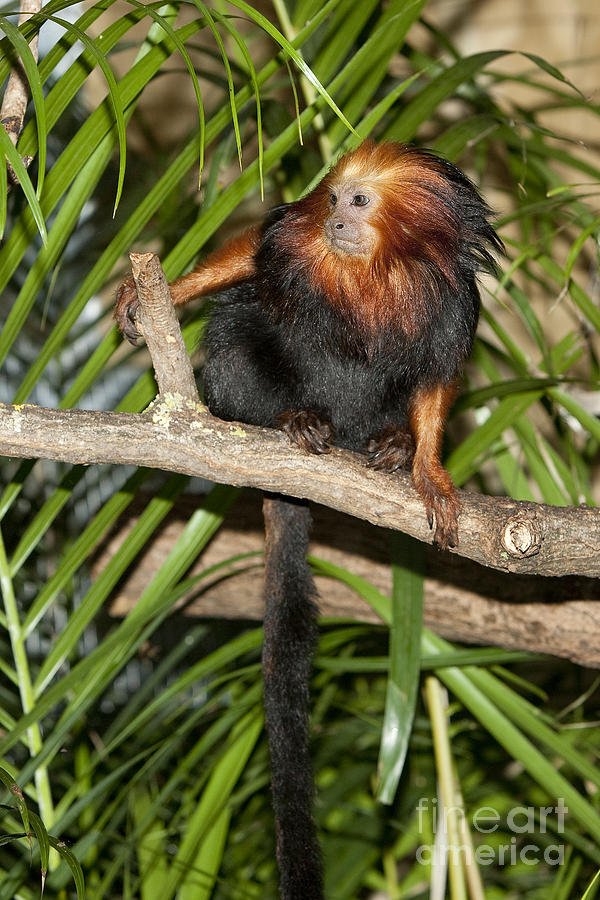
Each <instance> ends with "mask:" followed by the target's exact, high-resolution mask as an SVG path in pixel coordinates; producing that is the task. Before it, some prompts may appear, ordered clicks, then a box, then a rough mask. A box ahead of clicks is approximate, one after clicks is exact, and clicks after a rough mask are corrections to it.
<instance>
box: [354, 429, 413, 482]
mask: <svg viewBox="0 0 600 900" xmlns="http://www.w3.org/2000/svg"><path fill="white" fill-rule="evenodd" d="M366 449H367V466H369V468H371V469H379V470H380V471H382V472H396V471H397V470H398V469H408V468H409V467H410V465H411V463H412V460H413V456H414V453H415V442H414V439H413V436H412V434H411V433H410V432H409V431H405V430H404V431H403V430H402V429H400V428H396V427H395V426H393V425H390V426H388V427H387V428H385V429H384V430H383V431H381V432H379V433H378V434H375V435H373V436H372V437H371V438H369V441H368V443H367V448H366Z"/></svg>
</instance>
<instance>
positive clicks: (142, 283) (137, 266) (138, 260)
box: [129, 253, 198, 403]
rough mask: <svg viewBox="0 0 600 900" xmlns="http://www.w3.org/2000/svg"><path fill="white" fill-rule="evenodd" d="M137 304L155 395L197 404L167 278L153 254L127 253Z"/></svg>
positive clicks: (188, 361) (194, 382)
mask: <svg viewBox="0 0 600 900" xmlns="http://www.w3.org/2000/svg"><path fill="white" fill-rule="evenodd" d="M129 259H130V260H131V271H132V274H133V280H134V281H135V286H136V289H137V295H138V299H139V302H140V305H139V309H138V312H137V324H138V325H139V327H140V330H141V331H142V334H143V335H144V339H145V341H146V345H147V347H148V350H149V351H150V356H151V357H152V365H153V366H154V373H155V375H156V383H157V384H158V390H159V393H160V394H161V395H162V396H164V395H165V394H169V393H170V394H179V395H180V396H182V397H184V398H185V399H186V400H191V401H192V402H193V403H196V402H198V389H197V387H196V380H195V378H194V371H193V369H192V364H191V362H190V358H189V356H188V354H187V350H186V348H185V344H184V341H183V337H182V334H181V328H180V327H179V321H178V319H177V315H176V313H175V308H174V306H173V301H172V299H171V292H170V291H169V285H168V284H167V279H166V278H165V274H164V272H163V270H162V268H161V265H160V260H159V258H158V256H157V255H156V254H155V253H130V254H129Z"/></svg>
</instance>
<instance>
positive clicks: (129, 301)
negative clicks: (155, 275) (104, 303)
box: [114, 277, 142, 347]
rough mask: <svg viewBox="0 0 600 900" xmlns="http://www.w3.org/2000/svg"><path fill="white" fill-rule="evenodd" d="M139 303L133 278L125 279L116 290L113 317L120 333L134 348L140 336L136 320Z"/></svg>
mask: <svg viewBox="0 0 600 900" xmlns="http://www.w3.org/2000/svg"><path fill="white" fill-rule="evenodd" d="M139 303H140V302H139V300H138V295H137V290H136V287H135V282H134V280H133V278H131V277H130V278H127V279H125V281H124V282H123V283H122V284H121V285H119V288H118V290H117V302H116V304H115V312H114V316H115V320H116V323H117V325H118V326H119V328H120V330H121V333H122V334H123V336H124V337H126V338H127V340H128V341H129V343H130V344H133V346H134V347H135V345H136V344H137V342H138V341H139V339H140V338H141V336H142V335H141V334H140V331H139V329H138V327H137V320H136V316H137V311H138V307H139Z"/></svg>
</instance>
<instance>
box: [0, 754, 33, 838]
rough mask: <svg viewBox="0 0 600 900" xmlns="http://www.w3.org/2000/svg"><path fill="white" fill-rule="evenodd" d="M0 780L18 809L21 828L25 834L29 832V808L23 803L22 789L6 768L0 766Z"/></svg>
mask: <svg viewBox="0 0 600 900" xmlns="http://www.w3.org/2000/svg"><path fill="white" fill-rule="evenodd" d="M0 781H1V782H2V784H3V785H4V786H5V787H6V788H7V790H8V792H9V793H10V795H11V798H12V801H13V804H14V805H15V807H16V808H17V809H18V811H19V815H20V816H21V821H22V823H23V828H24V829H25V832H26V834H29V810H28V809H27V804H26V803H25V798H24V796H23V791H22V790H21V788H20V787H19V785H18V784H17V782H16V781H15V779H14V778H13V777H12V775H10V773H9V772H7V771H6V769H2V768H0Z"/></svg>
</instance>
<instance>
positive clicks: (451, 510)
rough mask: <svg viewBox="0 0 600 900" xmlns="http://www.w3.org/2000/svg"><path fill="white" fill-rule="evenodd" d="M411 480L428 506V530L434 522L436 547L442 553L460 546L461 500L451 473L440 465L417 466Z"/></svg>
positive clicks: (426, 508)
mask: <svg viewBox="0 0 600 900" xmlns="http://www.w3.org/2000/svg"><path fill="white" fill-rule="evenodd" d="M412 480H413V484H414V486H415V488H416V490H417V491H418V493H419V495H420V497H421V499H422V500H423V503H424V505H425V512H426V513H427V521H428V522H429V527H430V528H433V526H434V522H435V532H434V535H433V544H434V546H435V547H439V549H440V550H447V549H448V548H449V547H457V546H458V516H459V513H460V500H459V499H458V494H457V493H456V488H455V487H454V485H453V484H452V480H451V478H450V475H449V474H448V472H446V470H445V469H444V468H443V466H441V465H439V466H437V467H436V468H435V469H426V468H422V467H420V466H418V465H415V466H413V473H412Z"/></svg>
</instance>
